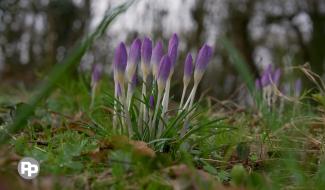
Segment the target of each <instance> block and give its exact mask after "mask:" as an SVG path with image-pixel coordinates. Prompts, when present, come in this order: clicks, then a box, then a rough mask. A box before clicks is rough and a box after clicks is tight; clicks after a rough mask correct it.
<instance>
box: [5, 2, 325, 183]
mask: <svg viewBox="0 0 325 190" xmlns="http://www.w3.org/2000/svg"><path fill="white" fill-rule="evenodd" d="M129 5H130V4H125V5H122V6H120V7H118V8H117V9H114V10H113V11H112V12H108V13H107V16H106V17H105V18H104V19H103V22H102V24H100V25H99V27H98V28H97V30H95V32H94V33H93V34H91V35H90V36H89V37H87V38H85V40H84V41H83V42H82V43H81V45H79V46H77V48H76V50H75V51H74V53H72V54H71V56H69V57H67V59H66V61H65V64H58V66H56V68H54V70H53V71H52V72H51V74H49V75H48V76H49V77H48V80H47V81H46V82H45V83H44V84H42V85H41V87H39V88H38V89H37V90H36V95H35V91H28V90H25V89H24V88H21V89H14V90H13V92H14V94H15V95H16V96H14V95H13V94H6V95H3V96H2V97H3V98H0V103H1V106H0V130H1V137H2V138H1V147H0V166H1V169H0V171H1V172H0V184H3V185H4V187H7V188H8V189H27V188H30V189H35V188H40V189H45V188H48V189H107V188H112V189H239V188H242V189H324V188H325V182H324V178H325V163H324V150H325V149H324V141H325V139H324V134H325V130H324V121H325V120H324V112H325V106H324V105H325V104H324V102H325V101H324V100H325V95H324V93H323V92H324V89H323V88H324V87H323V85H322V84H323V83H322V81H321V80H319V78H317V77H316V76H315V75H313V74H312V73H311V72H310V71H309V70H307V69H306V68H305V67H301V68H300V69H301V70H302V71H303V72H304V73H305V74H306V75H307V76H308V77H309V78H310V80H311V81H312V82H317V88H318V89H317V90H314V91H307V90H305V92H306V93H303V94H302V95H301V96H300V97H294V98H292V99H294V100H295V101H288V100H291V98H289V99H288V98H286V97H283V96H282V97H280V98H279V99H278V102H277V103H276V105H275V106H274V107H272V109H270V108H269V107H267V106H266V105H265V104H264V102H263V99H262V98H261V96H260V94H259V93H258V91H256V89H255V88H254V82H253V78H252V77H251V76H252V75H251V74H250V73H249V71H248V69H247V68H246V66H245V65H246V64H245V62H244V61H243V60H242V58H241V56H240V54H239V53H238V52H237V50H236V49H234V48H233V47H232V44H231V43H230V42H229V41H227V40H223V41H222V44H223V46H224V48H225V50H226V51H227V52H228V55H229V56H230V58H231V60H232V61H233V63H234V67H235V68H237V71H238V73H239V74H240V76H241V77H242V78H243V79H244V81H245V84H246V85H247V87H248V90H249V92H250V93H251V96H252V97H254V98H255V99H254V100H255V104H254V105H256V106H251V107H249V106H239V105H236V104H235V103H234V102H232V101H230V100H228V101H216V100H215V99H214V98H212V97H206V98H205V99H202V100H201V101H200V102H198V103H197V104H196V105H195V106H194V107H193V110H188V111H183V112H181V113H180V114H170V116H169V119H168V120H165V123H164V126H165V130H164V131H163V132H162V134H161V135H160V136H150V134H149V133H146V132H144V133H141V134H140V133H136V131H137V127H138V125H137V124H138V121H137V120H136V119H137V118H138V115H139V110H138V109H137V106H136V105H139V104H145V106H146V107H148V109H149V107H150V105H149V101H148V97H145V98H144V99H145V100H144V102H141V100H142V98H140V96H141V92H140V91H137V92H136V96H135V98H134V99H133V103H132V105H133V106H131V107H132V109H131V111H130V113H131V114H130V118H131V122H132V129H133V130H134V132H135V134H134V135H133V136H132V138H130V137H129V136H128V135H127V134H126V133H123V132H120V131H118V130H115V129H114V128H113V125H112V123H113V113H114V111H113V108H114V101H115V99H114V88H113V83H108V82H107V81H112V79H110V78H107V76H105V77H104V78H103V79H102V80H101V82H100V83H99V84H98V88H97V92H96V94H97V95H96V97H95V100H94V105H93V106H91V107H90V103H91V97H90V92H91V89H90V86H89V84H90V81H89V78H90V77H88V76H89V73H80V76H79V77H76V78H74V79H71V78H67V77H62V76H64V75H66V73H67V72H69V71H70V70H71V69H73V68H74V67H76V65H77V64H78V62H79V60H80V58H81V57H82V55H83V54H84V53H85V52H86V51H87V49H88V48H89V46H91V44H92V43H93V42H94V40H95V39H97V38H98V37H100V36H101V34H102V33H104V31H105V30H106V28H107V26H108V24H109V23H110V22H111V21H112V20H113V19H114V18H115V17H116V16H117V15H118V14H119V13H121V12H123V11H124V10H126V9H127V7H128V6H129ZM104 81H105V82H104ZM9 92H10V91H9ZM17 92H19V93H17ZM17 94H19V95H20V96H17ZM26 99H29V100H30V101H25V100H26ZM20 100H22V101H20ZM173 103H176V104H177V102H173ZM280 105H281V106H280ZM159 109H160V110H161V108H159ZM192 111H193V112H192ZM191 113H193V114H191ZM188 115H190V116H191V117H188ZM187 118H189V119H188V121H189V123H190V125H189V128H188V130H186V131H184V130H183V127H184V125H186V124H187V123H184V120H187ZM158 120H161V121H162V118H159V119H158ZM144 127H145V125H144ZM24 156H31V157H33V158H35V159H37V160H39V161H40V163H41V173H40V176H39V177H38V178H36V179H35V180H34V182H33V183H28V182H26V181H23V180H22V179H21V178H20V177H19V176H18V174H17V172H16V167H17V162H18V161H19V159H20V158H22V157H24ZM18 182H20V183H18ZM0 187H1V186H0Z"/></svg>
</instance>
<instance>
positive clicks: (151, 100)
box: [149, 95, 155, 109]
mask: <svg viewBox="0 0 325 190" xmlns="http://www.w3.org/2000/svg"><path fill="white" fill-rule="evenodd" d="M149 106H150V109H154V108H155V98H154V97H153V96H152V95H151V96H150V99H149Z"/></svg>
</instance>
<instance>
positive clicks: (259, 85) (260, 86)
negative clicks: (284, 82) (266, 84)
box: [255, 79, 262, 90]
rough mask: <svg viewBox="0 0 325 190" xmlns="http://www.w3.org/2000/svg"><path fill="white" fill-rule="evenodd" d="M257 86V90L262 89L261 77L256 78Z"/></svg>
mask: <svg viewBox="0 0 325 190" xmlns="http://www.w3.org/2000/svg"><path fill="white" fill-rule="evenodd" d="M255 88H256V89H257V90H260V89H262V84H261V80H260V79H256V80H255Z"/></svg>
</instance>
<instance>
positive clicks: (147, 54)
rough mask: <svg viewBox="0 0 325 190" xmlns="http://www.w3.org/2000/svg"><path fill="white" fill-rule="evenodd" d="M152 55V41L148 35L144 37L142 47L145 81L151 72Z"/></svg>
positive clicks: (142, 66)
mask: <svg viewBox="0 0 325 190" xmlns="http://www.w3.org/2000/svg"><path fill="white" fill-rule="evenodd" d="M151 55H152V42H151V40H150V39H149V38H147V37H146V38H144V40H143V42H142V47H141V58H142V64H141V69H142V72H143V77H144V81H146V80H147V77H148V75H149V73H150V62H151Z"/></svg>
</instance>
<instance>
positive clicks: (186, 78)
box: [183, 53, 193, 84]
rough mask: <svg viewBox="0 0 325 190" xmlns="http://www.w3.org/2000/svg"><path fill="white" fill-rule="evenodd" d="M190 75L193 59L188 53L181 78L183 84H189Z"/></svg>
mask: <svg viewBox="0 0 325 190" xmlns="http://www.w3.org/2000/svg"><path fill="white" fill-rule="evenodd" d="M192 74H193V58H192V55H191V54H190V53H188V54H187V56H186V59H185V64H184V76H183V82H184V84H188V83H189V82H190V80H191V77H192Z"/></svg>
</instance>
